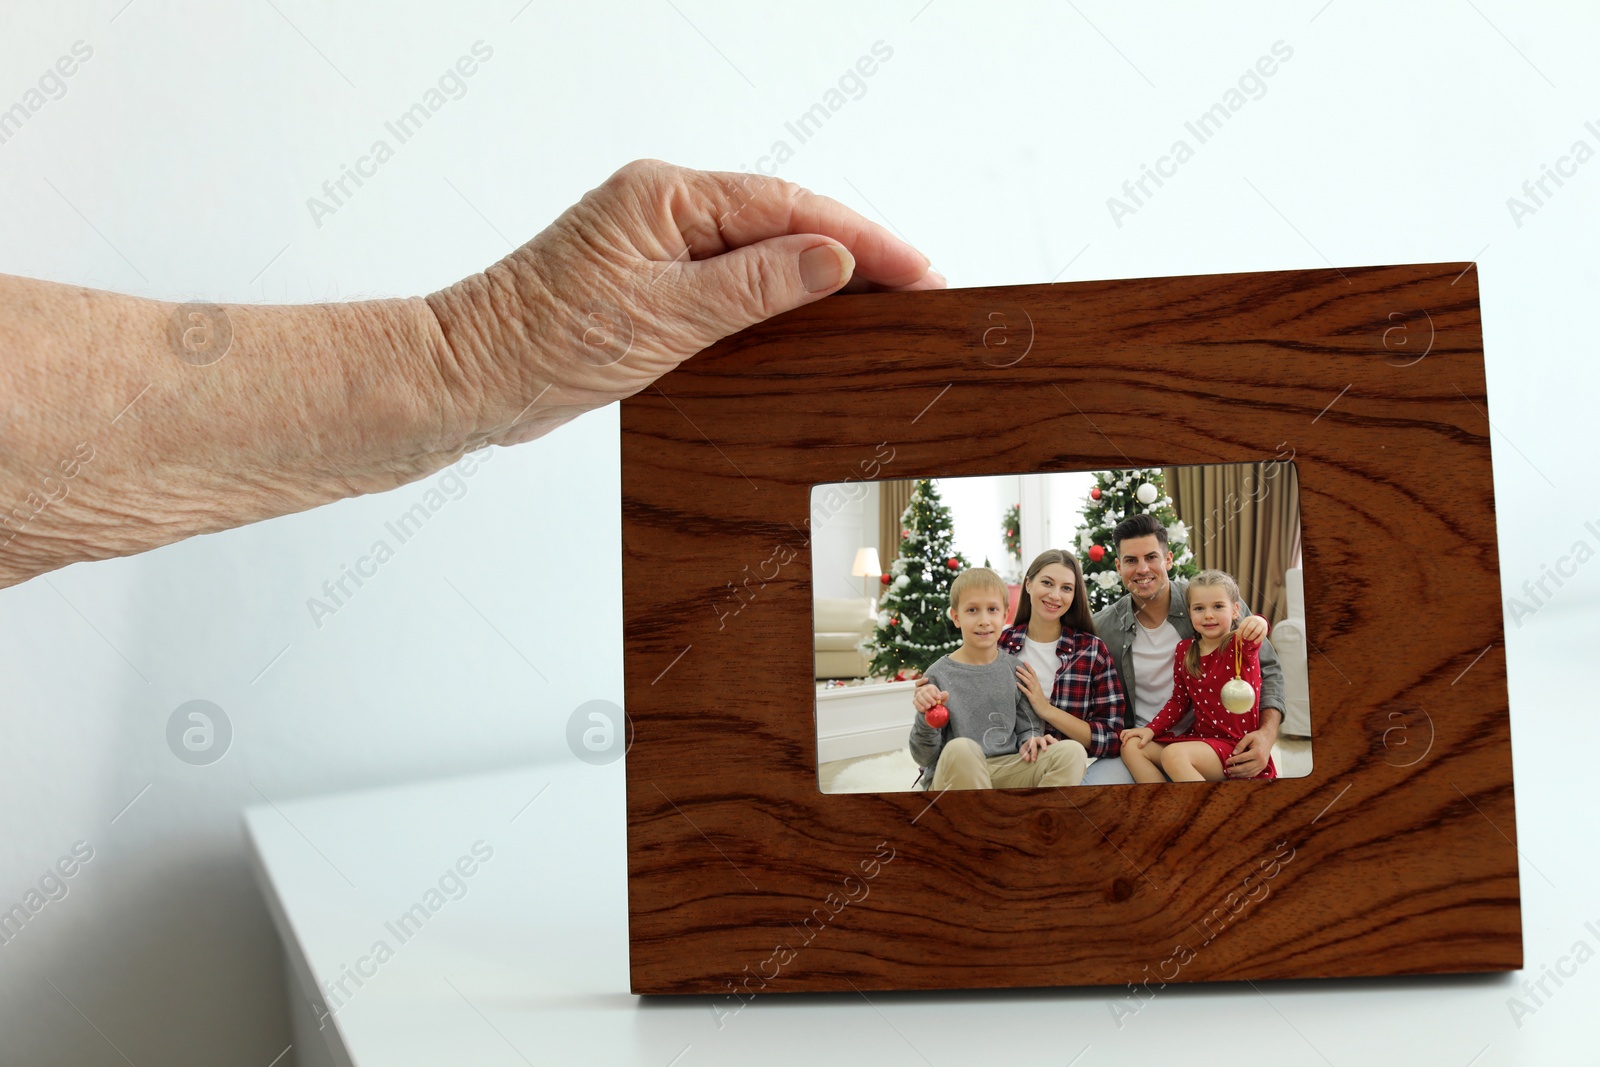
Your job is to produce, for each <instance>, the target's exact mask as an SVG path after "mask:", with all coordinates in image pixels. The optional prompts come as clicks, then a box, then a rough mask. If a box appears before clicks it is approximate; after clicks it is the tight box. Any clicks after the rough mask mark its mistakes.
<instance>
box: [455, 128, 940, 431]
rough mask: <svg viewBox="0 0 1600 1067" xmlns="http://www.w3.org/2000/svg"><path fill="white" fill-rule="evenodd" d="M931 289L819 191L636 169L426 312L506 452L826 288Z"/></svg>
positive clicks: (480, 417)
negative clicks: (509, 446)
mask: <svg viewBox="0 0 1600 1067" xmlns="http://www.w3.org/2000/svg"><path fill="white" fill-rule="evenodd" d="M847 283H848V284H847ZM944 284H945V281H944V278H943V277H941V276H940V275H938V274H936V273H934V272H932V271H930V270H929V269H928V260H927V257H925V256H923V255H922V254H921V253H920V252H918V251H916V250H915V249H913V248H912V247H911V246H909V245H907V244H905V243H904V242H902V241H900V240H899V239H897V238H896V237H894V236H893V235H892V234H891V233H889V231H887V230H885V229H884V228H883V227H881V226H879V225H878V224H876V223H874V222H869V221H868V220H866V219H864V218H862V217H861V216H860V215H857V214H856V213H855V212H854V211H851V210H850V209H849V208H847V207H845V206H844V205H842V204H839V203H838V202H836V201H834V200H830V199H829V198H827V197H825V196H819V195H817V194H816V193H812V192H809V191H808V190H805V189H802V188H800V187H799V186H797V185H795V184H793V183H791V182H787V181H782V180H780V179H778V178H766V177H761V176H759V175H754V174H736V173H728V172H707V171H697V170H688V169H685V168H683V167H675V166H673V165H671V164H670V163H663V162H661V161H659V160H649V159H647V160H639V161H636V162H633V163H630V164H628V165H627V166H625V167H623V168H622V169H621V170H619V171H617V172H616V173H615V174H613V175H612V176H611V177H610V178H609V179H607V180H606V181H605V182H604V183H603V184H601V185H600V186H599V187H598V188H596V189H593V190H591V191H590V192H589V193H588V194H587V195H585V196H584V198H583V199H582V200H581V201H579V202H578V203H577V204H575V205H574V206H573V207H571V208H569V209H568V210H567V211H566V212H565V213H564V214H563V215H562V216H561V217H560V218H558V219H557V220H556V221H555V222H554V223H552V224H551V225H550V226H549V227H547V228H546V229H545V230H544V232H542V233H540V234H539V235H538V236H537V237H535V238H534V239H533V240H531V241H529V242H528V243H527V244H525V245H523V246H522V247H521V248H519V249H517V250H516V251H515V252H513V253H512V254H511V255H509V256H507V257H506V258H505V259H503V260H501V261H500V262H499V263H496V264H495V265H494V266H492V267H490V268H489V269H488V270H486V271H484V272H483V273H482V274H478V275H474V276H473V277H471V278H468V279H466V280H465V281H462V282H460V283H458V284H456V285H453V286H451V287H450V288H449V289H446V290H444V291H443V292H439V293H435V294H434V295H433V296H431V297H429V298H428V303H429V305H430V306H431V307H432V308H433V311H434V313H435V315H436V316H437V317H438V320H439V324H440V326H441V327H442V329H443V331H444V336H445V339H446V341H447V343H448V349H449V351H448V353H447V354H446V358H447V360H448V366H447V368H446V373H445V380H446V381H449V382H451V383H452V385H453V386H455V387H456V389H457V391H458V393H459V394H460V398H461V400H462V401H463V402H464V404H465V407H466V412H465V413H469V414H470V415H471V416H472V418H473V419H474V421H475V422H476V425H475V427H474V431H475V434H476V436H477V437H479V438H480V439H482V440H485V441H487V442H489V443H493V444H514V443H517V442H520V441H525V440H528V439H529V438H532V437H536V436H538V435H539V434H541V433H544V432H546V431H548V430H549V429H552V428H553V427H555V426H557V425H560V424H561V423H564V422H566V421H568V420H569V419H571V418H573V417H575V416H577V415H579V414H582V413H583V412H584V411H587V410H589V409H592V408H597V407H601V406H603V405H605V404H609V403H610V402H612V401H614V400H621V399H623V398H624V397H628V396H632V395H633V394H634V393H637V392H639V391H640V390H641V389H644V388H645V387H646V386H648V385H649V384H650V383H651V382H653V381H655V380H656V379H657V378H659V377H661V376H662V375H663V374H666V373H667V372H668V371H670V370H672V369H673V368H674V367H676V366H677V365H678V364H679V363H681V362H683V361H684V360H686V359H688V358H689V357H691V356H693V355H694V354H695V353H696V352H699V351H700V350H701V349H703V348H706V347H708V346H710V345H712V344H714V343H715V342H717V341H719V340H721V339H722V338H724V337H727V336H729V335H730V334H734V333H737V332H738V331H740V330H742V329H744V328H745V327H747V326H751V325H753V324H755V323H757V322H760V321H762V320H763V319H767V318H770V317H771V316H773V315H777V314H779V313H781V312H784V311H789V310H791V309H793V308H797V307H800V306H801V305H803V304H809V303H811V302H812V301H814V300H819V299H821V298H822V297H824V296H826V295H828V294H829V293H832V292H836V291H839V290H840V289H845V290H848V291H857V290H865V289H877V290H910V289H936V288H941V287H943V286H944Z"/></svg>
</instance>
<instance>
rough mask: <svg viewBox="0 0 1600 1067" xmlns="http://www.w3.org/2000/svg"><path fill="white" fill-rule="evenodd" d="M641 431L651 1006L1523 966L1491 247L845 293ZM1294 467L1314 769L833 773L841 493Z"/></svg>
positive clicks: (636, 785)
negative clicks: (818, 505) (830, 558)
mask: <svg viewBox="0 0 1600 1067" xmlns="http://www.w3.org/2000/svg"><path fill="white" fill-rule="evenodd" d="M621 416H622V452H621V459H622V545H623V599H624V605H623V606H624V652H625V672H626V700H627V712H628V716H629V719H630V720H631V728H632V731H633V733H632V737H633V740H632V746H631V748H630V749H629V751H628V753H627V757H626V767H627V812H628V875H629V885H628V901H629V937H630V942H631V968H632V988H633V991H634V992H636V993H645V994H655V993H670V994H685V993H699V994H714V995H718V996H719V997H721V998H723V999H722V1000H720V1001H718V1002H717V1003H719V1004H722V1005H724V1007H723V1009H722V1010H725V1011H731V1010H737V1008H738V1007H739V1006H741V1005H742V1004H744V1003H747V1002H748V1000H749V999H750V998H751V997H753V996H756V995H759V994H764V993H777V992H796V991H817V990H850V989H852V988H854V989H858V990H862V991H866V990H874V989H878V990H883V989H949V988H977V987H1023V986H1058V985H1100V984H1104V985H1117V986H1121V985H1123V984H1124V983H1132V984H1133V986H1135V987H1137V988H1136V989H1135V990H1134V991H1132V992H1131V993H1130V996H1135V997H1137V996H1139V995H1140V993H1141V991H1145V990H1150V991H1153V990H1154V989H1156V988H1158V987H1159V986H1160V985H1161V984H1163V983H1167V982H1191V981H1218V980H1238V979H1246V978H1250V979H1275V978H1308V977H1334V976H1353V975H1399V974H1419V973H1434V972H1467V971H1497V970H1509V969H1516V968H1520V967H1521V966H1522V935H1521V914H1520V896H1519V893H1520V890H1519V882H1518V868H1517V851H1516V821H1515V811H1514V805H1513V791H1512V772H1511V751H1510V740H1511V739H1510V721H1509V718H1510V717H1509V707H1508V700H1507V689H1506V673H1505V658H1504V633H1503V628H1502V613H1501V605H1500V581H1499V566H1498V563H1497V558H1496V553H1497V541H1496V531H1495V516H1494V487H1493V479H1492V471H1491V463H1490V438H1489V416H1488V401H1487V399H1486V396H1485V382H1484V366H1483V340H1482V329H1481V324H1480V319H1479V310H1478V291H1477V272H1476V270H1475V269H1474V268H1473V266H1472V265H1471V264H1466V263H1445V264H1424V265H1402V266H1380V267H1360V268H1345V269H1342V270H1341V269H1332V270H1304V271H1272V272H1265V273H1252V274H1231V275H1218V276H1200V277H1176V278H1143V279H1130V280H1120V281H1097V282H1077V283H1069V284H1061V285H1031V286H1005V287H997V288H985V289H957V290H946V291H935V292H919V293H896V294H872V295H859V296H846V297H830V298H828V299H826V300H823V301H821V302H819V303H816V304H812V305H810V306H808V307H805V308H802V309H800V310H797V311H794V312H791V313H789V314H786V315H782V316H779V317H778V318H776V319H773V320H770V321H768V322H766V323H763V324H762V325H760V326H758V327H755V328H753V329H751V330H747V331H745V332H743V333H741V334H739V335H737V336H735V337H731V338H728V339H727V340H725V341H723V342H721V343H719V344H718V345H716V346H715V347H713V348H711V349H709V350H707V351H705V352H703V353H701V354H699V355H697V356H695V357H694V358H693V359H691V360H689V361H688V362H686V363H684V364H683V365H682V366H681V367H680V368H679V369H677V370H675V371H673V372H672V373H671V374H669V375H667V376H666V377H664V378H662V379H661V380H660V381H659V382H658V383H657V384H656V385H655V386H652V387H650V388H649V389H647V390H645V391H644V392H641V393H639V394H638V395H636V396H634V397H631V398H629V399H628V400H626V401H624V402H623V404H622V413H621ZM885 443H887V446H888V448H889V449H892V453H893V455H892V460H891V461H890V462H887V463H885V462H882V461H881V456H882V452H881V451H880V448H879V446H880V445H883V444H885ZM1286 446H1287V447H1289V448H1292V449H1293V458H1294V462H1295V464H1296V467H1297V469H1298V472H1299V484H1300V499H1301V516H1302V523H1303V527H1302V529H1303V533H1302V538H1303V542H1302V543H1303V556H1304V560H1305V575H1306V587H1305V601H1306V626H1307V630H1308V635H1309V642H1310V646H1311V649H1312V653H1311V666H1310V691H1311V715H1312V736H1313V738H1314V746H1315V747H1314V754H1315V766H1314V769H1313V771H1312V773H1311V775H1310V776H1309V777H1305V778H1293V779H1279V780H1277V781H1273V782H1264V783H1257V782H1223V783H1216V784H1212V783H1194V784H1189V783H1174V784H1169V785H1163V786H1102V787H1087V786H1079V787H1076V788H1073V789H1062V790H1055V789H1043V790H982V791H977V790H974V791H954V790H952V791H948V792H945V793H943V794H930V793H888V794H824V793H822V792H821V791H820V790H819V788H818V778H817V746H816V727H815V719H814V706H815V699H814V697H815V688H814V683H813V678H812V640H811V605H810V597H811V575H810V566H811V556H810V552H809V551H808V550H807V548H806V531H807V529H808V520H809V507H810V496H811V488H812V486H814V485H817V484H821V483H831V482H842V481H847V480H849V479H851V478H852V477H854V478H861V477H863V476H864V472H865V470H866V468H865V467H864V466H863V465H862V464H863V463H864V462H866V461H869V460H870V459H871V457H873V456H874V455H875V454H876V455H878V456H879V457H880V461H879V462H878V473H876V474H874V475H873V477H876V478H899V477H946V476H955V475H968V474H994V473H1002V472H1015V471H1054V470H1062V471H1066V470H1093V469H1105V468H1112V467H1131V466H1158V465H1169V464H1170V465H1179V464H1188V463H1224V462H1235V461H1254V460H1263V459H1271V458H1275V457H1276V458H1282V452H1281V450H1282V449H1283V448H1284V447H1286ZM908 716H909V710H908Z"/></svg>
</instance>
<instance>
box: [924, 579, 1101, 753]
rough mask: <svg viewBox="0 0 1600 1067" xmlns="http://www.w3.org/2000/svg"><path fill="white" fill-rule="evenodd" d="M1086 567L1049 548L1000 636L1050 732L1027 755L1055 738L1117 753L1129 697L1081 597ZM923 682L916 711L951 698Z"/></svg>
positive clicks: (1019, 685)
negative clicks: (1018, 659) (1019, 661)
mask: <svg viewBox="0 0 1600 1067" xmlns="http://www.w3.org/2000/svg"><path fill="white" fill-rule="evenodd" d="M1082 588H1083V568H1082V567H1081V566H1080V565H1079V563H1078V560H1077V557H1075V556H1073V554H1072V553H1070V552H1064V551H1062V550H1061V549H1057V548H1052V549H1046V550H1045V551H1044V552H1041V553H1039V556H1038V558H1037V559H1035V560H1034V561H1033V563H1032V564H1030V565H1029V567H1028V571H1027V574H1026V576H1025V577H1024V578H1023V580H1022V597H1021V599H1020V600H1019V601H1018V603H1017V617H1016V619H1015V620H1013V622H1012V624H1011V625H1010V626H1007V627H1006V628H1005V629H1004V630H1002V631H1001V633H1000V640H999V642H998V644H999V647H1000V648H1001V650H1003V651H1005V652H1010V653H1012V654H1014V655H1016V656H1019V657H1021V659H1022V661H1023V662H1022V666H1020V667H1018V668H1017V688H1018V689H1020V690H1022V692H1023V693H1025V694H1026V695H1027V697H1028V702H1029V703H1030V704H1032V705H1033V710H1034V713H1035V714H1037V715H1038V716H1039V718H1041V719H1043V720H1044V722H1045V725H1046V726H1047V727H1048V728H1049V733H1047V734H1045V735H1044V736H1043V737H1038V738H1033V739H1031V740H1029V741H1028V742H1027V743H1026V744H1024V746H1023V748H1022V758H1023V759H1025V760H1030V761H1031V760H1033V759H1034V758H1035V757H1036V756H1037V755H1038V750H1039V749H1041V748H1045V747H1047V746H1049V745H1051V744H1054V743H1056V742H1057V741H1061V740H1067V741H1076V742H1077V743H1078V744H1080V745H1082V746H1083V747H1084V749H1085V751H1086V752H1087V753H1088V754H1089V755H1090V756H1115V755H1116V754H1117V744H1118V741H1117V734H1118V732H1119V731H1120V730H1121V729H1122V724H1123V722H1124V721H1125V720H1124V715H1125V711H1126V708H1127V697H1126V695H1125V693H1124V691H1123V688H1122V680H1121V679H1120V678H1119V677H1118V676H1117V670H1116V667H1115V665H1114V664H1113V661H1112V659H1111V650H1110V649H1108V648H1107V647H1106V643H1105V642H1104V641H1102V640H1100V638H1099V637H1097V636H1095V632H1094V617H1093V616H1092V615H1091V614H1090V613H1089V599H1088V597H1086V596H1079V595H1078V593H1079V591H1080V590H1081V589H1082ZM947 696H948V695H947V694H946V693H944V692H943V691H942V690H940V689H939V688H938V687H937V686H933V685H924V684H922V682H921V680H919V681H918V684H917V687H916V689H915V690H913V691H912V702H913V703H914V704H915V705H916V710H917V711H918V712H925V711H927V710H928V709H929V708H931V707H933V706H934V705H935V704H939V703H942V702H943V701H944V700H945V699H947Z"/></svg>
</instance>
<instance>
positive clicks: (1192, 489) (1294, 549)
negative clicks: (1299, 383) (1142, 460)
mask: <svg viewBox="0 0 1600 1067" xmlns="http://www.w3.org/2000/svg"><path fill="white" fill-rule="evenodd" d="M1165 474H1166V479H1167V493H1168V495H1169V496H1171V497H1172V503H1173V508H1174V510H1175V511H1177V513H1178V518H1179V519H1180V520H1182V522H1183V524H1184V526H1185V527H1187V528H1188V530H1189V548H1190V551H1192V552H1193V553H1194V562H1195V563H1196V564H1197V565H1198V566H1199V567H1200V568H1201V569H1202V570H1205V569H1207V568H1215V569H1217V570H1221V571H1226V572H1228V573H1229V574H1231V575H1233V577H1234V580H1235V581H1237V582H1238V583H1239V592H1240V593H1242V594H1243V595H1244V599H1245V602H1246V603H1247V604H1249V605H1250V610H1251V611H1253V612H1255V613H1256V614H1258V615H1265V616H1266V617H1267V621H1268V622H1270V623H1272V624H1274V625H1276V624H1277V623H1278V622H1280V621H1281V620H1282V619H1283V618H1284V616H1285V614H1286V613H1287V610H1288V601H1287V597H1286V594H1285V590H1284V572H1285V571H1287V570H1288V569H1289V568H1290V567H1297V566H1299V565H1300V484H1299V476H1298V475H1297V474H1296V473H1295V467H1294V464H1293V463H1292V462H1280V461H1276V460H1274V461H1270V462H1266V463H1217V464H1205V465H1201V466H1192V467H1168V468H1166V471H1165Z"/></svg>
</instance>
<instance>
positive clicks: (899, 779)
mask: <svg viewBox="0 0 1600 1067" xmlns="http://www.w3.org/2000/svg"><path fill="white" fill-rule="evenodd" d="M916 780H917V762H916V760H914V759H912V758H911V752H910V750H909V749H904V748H902V749H901V750H900V751H899V752H885V753H884V754H883V755H881V756H868V757H867V758H866V759H864V760H862V761H861V762H859V763H852V764H850V766H848V767H846V768H844V769H843V770H841V771H840V772H839V776H838V777H837V778H835V779H834V780H833V788H832V789H830V790H829V792H832V793H908V792H910V791H911V787H912V785H911V784H912V783H913V782H915V781H916Z"/></svg>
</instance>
